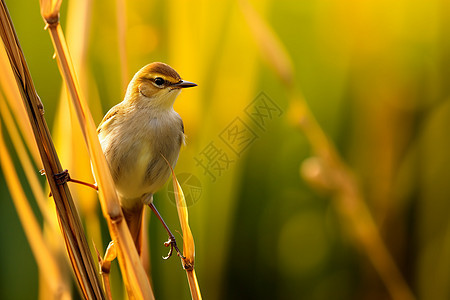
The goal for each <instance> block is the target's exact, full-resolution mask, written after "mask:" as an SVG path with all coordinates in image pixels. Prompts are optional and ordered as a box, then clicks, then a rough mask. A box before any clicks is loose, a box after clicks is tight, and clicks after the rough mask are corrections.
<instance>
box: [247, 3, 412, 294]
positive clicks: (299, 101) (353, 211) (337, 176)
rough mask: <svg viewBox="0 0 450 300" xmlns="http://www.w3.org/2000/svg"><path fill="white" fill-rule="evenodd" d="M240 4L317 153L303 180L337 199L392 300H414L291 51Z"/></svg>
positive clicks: (295, 120)
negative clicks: (301, 81)
mask: <svg viewBox="0 0 450 300" xmlns="http://www.w3.org/2000/svg"><path fill="white" fill-rule="evenodd" d="M239 3H240V6H241V9H242V12H243V14H244V16H245V18H246V20H247V23H248V25H249V27H250V30H251V31H252V33H253V37H254V38H255V40H256V43H257V45H258V48H259V49H260V51H261V54H262V56H263V57H264V58H265V60H266V61H267V62H268V64H269V65H270V66H271V67H272V68H273V69H274V70H275V73H276V74H277V75H278V77H279V78H280V79H281V81H282V82H283V84H284V85H285V86H286V88H287V90H288V92H289V94H290V99H291V108H290V111H289V117H290V121H292V122H293V124H294V126H296V127H298V128H299V129H301V130H302V131H303V133H304V134H305V136H306V137H307V139H308V141H309V143H310V145H311V147H312V149H313V151H314V152H315V156H316V157H315V158H312V159H309V160H307V161H305V163H303V165H302V174H303V175H304V177H305V179H307V180H308V181H309V182H310V183H311V184H312V185H313V187H316V188H317V187H320V188H325V189H327V190H328V191H331V192H332V193H333V194H334V197H335V200H336V201H335V205H336V208H337V211H338V212H339V214H340V215H341V216H342V217H343V220H344V221H346V222H348V223H349V224H350V226H349V228H351V229H352V234H353V236H354V237H355V240H356V241H357V243H358V244H359V245H360V246H362V249H364V252H365V254H366V255H367V256H368V258H369V260H370V261H371V263H372V264H373V266H374V267H375V269H376V270H377V272H378V274H379V276H380V278H381V279H382V281H383V282H384V284H385V286H386V288H387V290H388V292H389V294H390V295H391V297H392V299H398V300H412V299H415V297H414V295H413V293H412V291H411V289H410V288H409V286H408V284H407V283H406V281H405V279H404V278H403V275H402V274H401V272H400V270H399V268H398V267H397V265H396V263H395V261H394V259H393V258H392V256H391V254H390V253H389V250H388V248H387V247H386V245H385V243H384V241H383V239H382V238H381V235H380V232H379V231H378V228H377V225H376V224H375V221H374V219H373V217H372V215H371V213H370V210H369V208H368V207H367V205H366V203H365V201H364V198H363V196H362V193H361V191H360V189H359V186H358V183H357V181H356V179H355V178H354V176H353V174H352V172H351V171H350V169H349V167H348V166H347V165H346V164H345V163H344V161H343V160H342V158H341V157H340V155H339V153H338V151H337V150H336V147H335V146H334V144H333V143H332V142H331V140H330V139H329V138H328V136H327V135H326V134H325V132H324V131H323V130H322V128H321V127H320V125H319V124H318V123H317V121H316V119H315V118H314V115H313V114H312V113H311V111H310V109H309V108H308V105H307V103H306V101H305V99H304V97H303V96H302V94H301V92H300V91H299V89H298V88H297V87H296V86H295V80H294V73H293V70H294V68H293V65H292V60H291V58H290V57H289V54H288V52H287V50H286V49H285V47H284V46H283V44H282V42H281V41H280V39H279V38H278V37H277V36H276V34H275V32H274V31H273V30H272V29H271V28H270V26H269V24H267V22H265V21H264V20H263V19H262V18H261V17H260V16H259V15H258V13H257V12H256V11H255V10H254V9H253V7H252V6H251V5H250V4H249V3H248V2H247V1H246V0H240V1H239Z"/></svg>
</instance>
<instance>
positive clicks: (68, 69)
mask: <svg viewBox="0 0 450 300" xmlns="http://www.w3.org/2000/svg"><path fill="white" fill-rule="evenodd" d="M47 25H48V26H47V27H48V29H49V32H50V36H51V38H52V42H53V45H54V48H55V51H56V54H57V58H58V65H59V68H60V72H61V75H62V77H63V78H64V81H65V83H66V85H67V89H68V91H69V94H70V96H71V100H72V104H73V106H74V108H75V111H76V113H77V117H78V121H79V124H80V126H81V129H82V133H83V136H84V138H85V142H86V146H87V147H88V150H89V154H90V156H91V161H92V166H93V171H94V175H95V178H96V181H97V184H98V188H99V198H100V203H101V207H102V211H103V214H104V216H105V217H106V219H107V221H108V227H109V230H110V233H111V237H112V238H113V240H115V241H117V246H118V258H119V264H120V267H121V270H122V275H123V278H124V282H125V286H126V288H127V292H128V295H129V296H130V297H131V298H133V297H134V298H142V299H153V298H154V296H153V291H152V289H151V287H150V283H149V281H148V278H147V275H146V273H145V270H144V268H143V267H142V264H141V262H140V259H139V256H138V254H137V251H136V248H135V246H134V243H133V240H132V238H131V235H130V231H129V230H128V226H127V225H126V222H125V220H124V217H123V214H122V210H121V208H120V205H119V200H118V198H117V195H116V192H115V187H114V183H113V180H112V177H111V174H110V173H109V168H108V166H107V163H106V159H105V156H104V155H103V151H102V149H101V147H100V142H99V140H98V137H97V132H96V127H95V125H94V121H93V119H92V115H91V114H90V111H89V108H88V106H87V104H86V102H85V101H84V99H83V98H82V97H81V94H80V89H79V87H78V83H77V80H76V76H75V71H74V68H73V64H72V62H71V58H70V54H69V50H68V48H67V44H66V42H65V39H64V34H63V32H62V30H61V26H60V25H59V23H50V24H47Z"/></svg>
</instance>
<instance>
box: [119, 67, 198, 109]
mask: <svg viewBox="0 0 450 300" xmlns="http://www.w3.org/2000/svg"><path fill="white" fill-rule="evenodd" d="M194 86H197V84H195V83H193V82H189V81H185V80H182V79H181V77H180V75H178V73H177V72H176V71H175V70H174V69H173V68H172V67H170V66H169V65H167V64H165V63H161V62H154V63H151V64H148V65H146V66H145V67H143V68H142V69H140V70H139V71H138V72H137V73H136V74H135V75H134V77H133V79H132V80H131V82H130V84H129V85H128V89H127V94H126V96H125V100H126V101H132V102H135V103H136V104H137V105H139V106H141V105H142V106H151V107H154V108H161V109H165V108H171V107H172V106H173V103H174V102H175V99H176V97H177V96H178V95H179V94H180V92H181V89H183V88H188V87H194Z"/></svg>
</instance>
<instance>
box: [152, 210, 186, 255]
mask: <svg viewBox="0 0 450 300" xmlns="http://www.w3.org/2000/svg"><path fill="white" fill-rule="evenodd" d="M148 206H149V207H150V208H151V210H152V211H153V212H154V213H155V215H156V216H157V217H158V219H159V221H160V222H161V224H162V225H163V226H164V229H165V230H166V231H167V234H168V235H169V240H168V241H167V242H165V243H164V246H166V247H169V246H170V250H169V253H168V254H167V256H166V257H163V259H168V258H169V257H171V256H172V253H173V249H175V251H176V252H177V254H178V256H179V257H181V258H182V259H185V257H184V256H183V254H181V251H180V249H178V246H177V242H176V241H175V237H174V235H173V234H172V232H171V231H170V229H169V227H168V226H167V225H166V222H164V220H163V218H162V217H161V215H160V214H159V212H158V210H157V209H156V207H155V205H154V204H153V202H151V203H149V204H148Z"/></svg>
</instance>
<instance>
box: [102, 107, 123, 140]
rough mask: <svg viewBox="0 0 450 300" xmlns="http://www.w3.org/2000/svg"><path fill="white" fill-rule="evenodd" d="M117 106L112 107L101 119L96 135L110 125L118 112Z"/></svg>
mask: <svg viewBox="0 0 450 300" xmlns="http://www.w3.org/2000/svg"><path fill="white" fill-rule="evenodd" d="M119 105H120V104H117V105H116V106H113V107H112V108H111V109H110V110H109V111H108V112H107V113H106V115H105V116H104V117H103V120H102V121H101V122H100V124H99V125H98V128H97V134H99V133H100V131H102V129H103V128H104V127H105V126H108V125H109V123H111V121H112V120H113V118H114V116H115V115H117V113H118V112H119Z"/></svg>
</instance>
